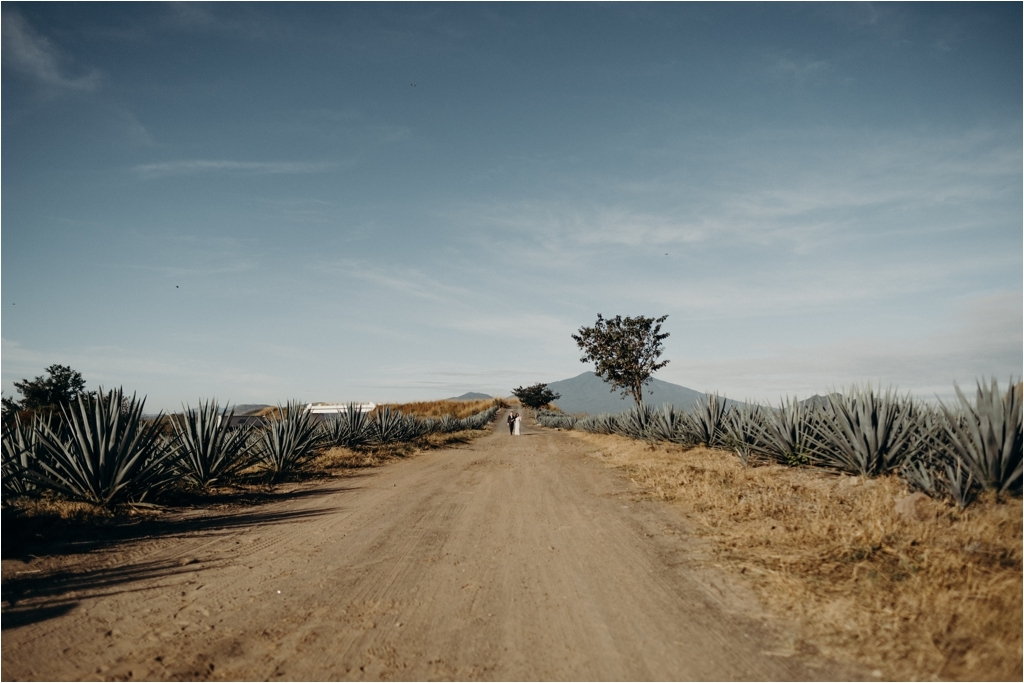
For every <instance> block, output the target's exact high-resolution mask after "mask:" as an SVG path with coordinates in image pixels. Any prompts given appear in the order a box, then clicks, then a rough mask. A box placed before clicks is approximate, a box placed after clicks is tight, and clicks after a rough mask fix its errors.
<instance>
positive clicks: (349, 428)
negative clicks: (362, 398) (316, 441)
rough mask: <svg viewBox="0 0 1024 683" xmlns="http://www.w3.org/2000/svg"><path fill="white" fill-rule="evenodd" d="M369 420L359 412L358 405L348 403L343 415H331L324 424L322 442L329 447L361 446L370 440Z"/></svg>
mask: <svg viewBox="0 0 1024 683" xmlns="http://www.w3.org/2000/svg"><path fill="white" fill-rule="evenodd" d="M369 425H370V419H369V416H368V415H367V413H364V412H362V411H361V410H359V404H358V403H349V404H348V407H347V409H346V410H345V412H343V413H337V414H336V415H332V416H331V417H330V418H329V419H328V420H327V422H326V423H324V440H325V443H327V444H329V445H331V446H345V447H348V448H351V447H353V446H361V445H362V444H364V443H366V442H367V441H369V439H370V429H369Z"/></svg>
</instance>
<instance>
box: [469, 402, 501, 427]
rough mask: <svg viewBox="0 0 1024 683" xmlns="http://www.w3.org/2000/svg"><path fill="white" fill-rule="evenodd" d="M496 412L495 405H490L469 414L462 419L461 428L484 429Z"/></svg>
mask: <svg viewBox="0 0 1024 683" xmlns="http://www.w3.org/2000/svg"><path fill="white" fill-rule="evenodd" d="M497 413H498V408H497V406H492V407H490V408H488V409H487V410H482V411H480V412H479V413H476V414H474V415H470V416H469V417H467V418H465V419H464V420H462V428H463V429H486V428H487V426H488V425H489V424H491V422H492V421H493V420H494V416H495V415H496V414H497Z"/></svg>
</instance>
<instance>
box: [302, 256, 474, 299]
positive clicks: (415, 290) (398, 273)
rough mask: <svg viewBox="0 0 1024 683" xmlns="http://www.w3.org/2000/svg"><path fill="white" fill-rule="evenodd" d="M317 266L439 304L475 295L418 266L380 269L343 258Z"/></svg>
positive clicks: (319, 268)
mask: <svg viewBox="0 0 1024 683" xmlns="http://www.w3.org/2000/svg"><path fill="white" fill-rule="evenodd" d="M314 269H315V270H318V271H320V272H333V273H340V274H342V275H345V276H347V277H351V278H355V279H357V280H362V281H364V282H368V283H370V284H372V285H376V286H378V287H385V288H387V289H390V290H391V291H394V292H397V293H399V294H407V295H410V296H414V297H417V298H419V299H425V300H429V301H435V302H438V303H444V304H452V303H455V302H457V301H461V300H463V299H465V298H467V297H473V296H475V293H474V292H473V291H472V290H469V289H466V288H464V287H456V286H453V285H448V284H445V283H443V282H441V281H439V280H437V279H436V278H433V277H430V276H428V275H426V274H425V273H423V272H422V271H420V270H418V269H415V268H401V269H399V268H380V267H377V266H373V265H367V264H365V263H362V262H360V261H354V260H341V261H335V262H331V263H321V264H319V265H316V266H314Z"/></svg>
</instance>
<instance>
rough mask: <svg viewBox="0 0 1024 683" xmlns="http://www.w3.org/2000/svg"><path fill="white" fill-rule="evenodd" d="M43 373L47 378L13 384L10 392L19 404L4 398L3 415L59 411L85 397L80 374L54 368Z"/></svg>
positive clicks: (40, 377) (61, 366)
mask: <svg viewBox="0 0 1024 683" xmlns="http://www.w3.org/2000/svg"><path fill="white" fill-rule="evenodd" d="M45 372H46V374H47V375H48V376H43V375H40V376H38V377H36V378H35V379H33V380H28V379H23V380H21V381H20V382H15V383H14V388H15V389H17V390H18V393H19V394H21V396H22V398H21V400H20V401H15V400H14V399H11V398H4V399H3V407H4V412H5V413H7V412H8V411H12V412H15V413H18V412H21V411H25V410H28V411H32V412H46V411H51V410H59V409H60V408H62V407H67V406H68V405H70V404H71V403H72V402H74V401H76V400H78V397H79V395H85V394H87V392H86V391H85V380H84V379H83V378H82V373H80V372H78V371H76V370H72V369H71V368H70V367H68V366H67V365H57V364H54V365H51V366H50V367H48V368H46V370H45Z"/></svg>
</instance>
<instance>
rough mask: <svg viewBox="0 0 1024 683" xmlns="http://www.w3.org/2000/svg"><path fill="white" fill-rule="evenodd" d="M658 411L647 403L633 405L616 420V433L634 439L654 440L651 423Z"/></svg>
mask: <svg viewBox="0 0 1024 683" xmlns="http://www.w3.org/2000/svg"><path fill="white" fill-rule="evenodd" d="M656 415H657V411H656V410H654V408H651V407H650V406H647V405H639V406H633V407H632V408H630V409H629V410H627V411H626V412H624V413H622V414H621V415H619V417H618V419H617V420H616V433H617V434H621V435H622V436H628V437H630V438H633V439H644V440H652V439H654V438H655V437H654V436H653V435H652V434H651V423H652V422H653V421H654V419H655V417H656Z"/></svg>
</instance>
